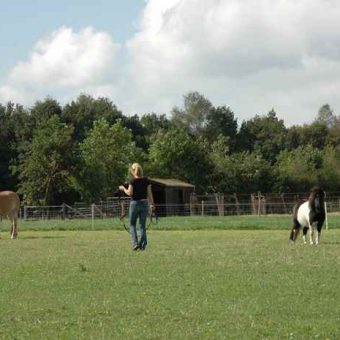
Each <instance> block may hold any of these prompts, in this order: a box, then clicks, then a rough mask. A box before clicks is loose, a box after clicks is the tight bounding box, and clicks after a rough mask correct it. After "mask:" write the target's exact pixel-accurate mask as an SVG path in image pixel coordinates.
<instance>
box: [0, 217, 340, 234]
mask: <svg viewBox="0 0 340 340" xmlns="http://www.w3.org/2000/svg"><path fill="white" fill-rule="evenodd" d="M125 224H126V225H128V221H127V219H125ZM328 226H329V229H337V228H340V215H335V214H333V215H329V217H328ZM291 227H292V217H291V216H289V215H266V216H256V215H255V216H251V215H243V216H224V217H219V216H205V217H201V216H186V217H163V218H160V219H159V221H158V223H157V224H151V225H150V229H152V230H206V229H219V230H259V229H261V230H289V229H290V228H291ZM324 228H325V227H324ZM92 229H93V230H124V227H123V225H122V222H121V221H120V220H119V218H105V219H100V218H97V219H95V220H94V221H92V220H91V219H72V220H69V219H66V220H35V221H19V230H92ZM1 230H2V231H5V230H9V224H8V221H6V220H3V222H2V223H1Z"/></svg>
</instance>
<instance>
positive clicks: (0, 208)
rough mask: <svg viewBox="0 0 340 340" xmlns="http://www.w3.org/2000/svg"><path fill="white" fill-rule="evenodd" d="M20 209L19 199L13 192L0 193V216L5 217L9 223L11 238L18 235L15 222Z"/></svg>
mask: <svg viewBox="0 0 340 340" xmlns="http://www.w3.org/2000/svg"><path fill="white" fill-rule="evenodd" d="M19 209H20V198H19V196H18V195H17V194H16V193H15V192H13V191H0V216H7V217H8V219H9V220H10V222H11V238H12V239H15V238H16V237H17V235H18V231H17V221H18V212H19Z"/></svg>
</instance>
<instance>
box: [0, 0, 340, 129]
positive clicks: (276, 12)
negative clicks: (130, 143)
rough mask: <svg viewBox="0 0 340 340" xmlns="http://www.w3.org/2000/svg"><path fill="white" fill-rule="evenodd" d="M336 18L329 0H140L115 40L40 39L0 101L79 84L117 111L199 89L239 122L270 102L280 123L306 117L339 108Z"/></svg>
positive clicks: (65, 94) (161, 103) (63, 33)
mask: <svg viewBox="0 0 340 340" xmlns="http://www.w3.org/2000/svg"><path fill="white" fill-rule="evenodd" d="M339 18H340V2H338V1H336V0H299V1H296V0H242V1H239V0H209V1H206V0H167V1H159V0H148V1H146V5H145V9H144V11H143V13H142V16H141V21H140V25H139V27H138V30H137V32H136V33H135V35H134V36H133V37H131V39H130V40H128V41H127V42H126V44H125V45H124V46H123V48H122V47H121V46H119V45H117V44H115V43H114V42H113V40H112V38H111V35H110V34H109V33H105V32H97V31H96V30H95V29H94V28H90V27H88V28H85V29H83V30H81V31H79V32H74V31H73V30H72V29H71V28H67V27H62V28H60V29H58V30H57V31H55V32H53V33H52V34H51V35H48V36H47V37H45V38H44V39H41V40H40V41H39V42H38V43H37V44H36V45H35V46H34V48H33V50H32V53H31V55H30V57H29V58H28V60H26V61H23V62H20V63H18V64H17V65H16V66H15V68H13V70H12V71H11V72H10V74H9V76H8V79H7V80H6V81H5V82H2V84H0V100H4V99H6V100H8V99H11V100H18V101H19V102H21V103H23V104H27V103H30V102H33V101H35V100H37V99H42V98H44V97H45V96H46V95H52V96H54V97H55V98H56V99H59V100H60V99H61V98H63V99H64V101H67V100H70V99H71V98H72V99H73V97H74V96H76V95H78V94H79V93H80V92H86V93H89V94H92V95H95V96H108V97H110V98H111V99H112V100H113V101H114V102H115V104H116V105H117V106H118V107H119V108H120V109H122V110H123V112H124V113H125V114H130V113H143V112H151V111H154V112H159V113H168V112H170V110H171V109H172V108H173V107H174V106H175V105H181V104H182V95H184V94H186V93H187V92H189V91H199V92H200V93H202V94H203V95H205V96H206V97H207V98H209V99H210V100H211V101H212V103H213V104H214V105H228V106H230V107H231V109H232V110H233V111H234V112H235V114H236V116H237V117H238V120H239V121H241V120H243V119H248V118H251V117H253V116H254V115H255V114H266V113H267V112H268V111H269V110H270V109H271V108H273V107H274V108H275V110H276V111H277V113H278V116H279V117H280V118H283V119H284V120H285V122H286V123H287V124H293V123H303V122H310V121H312V120H313V119H314V117H315V116H316V114H317V110H318V109H319V107H320V106H321V105H323V104H325V103H329V104H330V105H331V107H332V108H333V109H334V111H335V113H337V114H340V97H339V96H338V93H339V92H340V82H339V80H338V79H340V20H338V19H339ZM17 98H18V99H17Z"/></svg>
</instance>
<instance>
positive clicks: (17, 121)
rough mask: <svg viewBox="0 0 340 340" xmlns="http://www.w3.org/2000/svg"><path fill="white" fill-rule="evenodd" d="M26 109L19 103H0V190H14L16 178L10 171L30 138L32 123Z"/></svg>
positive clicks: (16, 182)
mask: <svg viewBox="0 0 340 340" xmlns="http://www.w3.org/2000/svg"><path fill="white" fill-rule="evenodd" d="M30 122H31V119H30V115H28V113H27V111H26V110H24V109H23V107H22V106H21V105H19V104H14V103H11V102H9V103H7V105H6V106H3V105H0V190H1V189H12V190H16V189H17V185H18V178H17V176H16V174H14V173H13V172H12V171H11V167H12V166H14V165H15V164H16V163H17V161H18V159H19V157H21V149H22V146H23V145H24V144H26V143H27V142H29V141H30V140H31V139H32V135H33V133H32V130H33V125H32V124H30Z"/></svg>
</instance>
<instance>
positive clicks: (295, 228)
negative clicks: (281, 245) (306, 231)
mask: <svg viewBox="0 0 340 340" xmlns="http://www.w3.org/2000/svg"><path fill="white" fill-rule="evenodd" d="M302 203H303V201H299V202H298V203H296V204H295V205H294V207H293V228H292V230H291V232H290V236H289V239H290V240H291V241H293V242H294V241H295V240H296V238H297V236H298V233H299V231H300V227H301V225H300V223H299V221H298V218H297V215H298V211H299V208H300V206H301V204H302Z"/></svg>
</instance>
